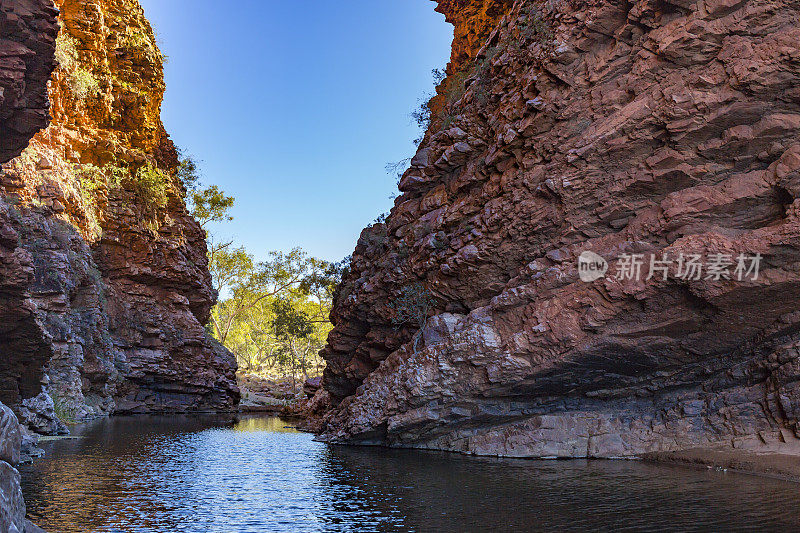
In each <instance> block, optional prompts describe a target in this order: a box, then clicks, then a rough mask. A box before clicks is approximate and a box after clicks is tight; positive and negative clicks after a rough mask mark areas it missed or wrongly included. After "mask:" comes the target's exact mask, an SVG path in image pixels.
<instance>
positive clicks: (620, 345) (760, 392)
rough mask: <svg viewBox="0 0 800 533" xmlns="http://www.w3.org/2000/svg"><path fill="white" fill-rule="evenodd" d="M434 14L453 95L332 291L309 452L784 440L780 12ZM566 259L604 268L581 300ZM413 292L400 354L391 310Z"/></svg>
mask: <svg viewBox="0 0 800 533" xmlns="http://www.w3.org/2000/svg"><path fill="white" fill-rule="evenodd" d="M439 6H440V9H442V10H443V11H444V12H445V13H448V20H452V21H453V22H454V23H455V24H456V30H455V35H456V43H455V44H454V56H453V57H454V60H455V61H456V64H455V66H453V65H451V66H450V68H449V69H448V75H449V78H450V80H452V81H455V83H453V82H452V81H451V82H450V85H449V86H448V81H447V80H446V81H445V82H444V84H443V85H442V86H441V87H440V88H439V91H438V92H439V96H438V97H437V98H439V100H438V101H437V102H435V104H436V105H437V106H438V108H437V109H438V112H439V116H438V117H435V118H434V120H433V123H432V126H431V128H430V129H429V131H428V133H427V135H426V136H425V138H424V140H423V142H422V144H421V145H420V149H419V151H418V153H417V154H416V157H415V158H414V159H413V160H412V162H411V168H409V169H408V170H407V171H406V173H405V174H404V175H403V177H402V179H401V182H400V190H401V191H402V195H401V196H400V197H399V198H397V200H396V202H395V206H394V208H393V210H392V212H391V215H390V216H389V217H388V219H387V221H386V224H377V225H374V226H373V227H371V228H369V229H367V230H365V231H364V232H363V233H362V236H361V239H360V240H359V243H358V246H357V248H356V250H355V253H354V255H353V260H352V267H351V271H350V273H349V275H348V276H347V277H346V279H345V282H344V284H343V286H342V288H341V290H340V291H339V294H338V297H337V299H336V305H335V308H334V311H333V320H334V323H335V325H336V328H335V329H334V331H333V332H332V333H331V335H330V338H329V344H328V346H327V348H326V349H325V350H324V352H323V353H324V356H325V358H326V360H327V362H328V368H327V370H326V374H325V378H324V391H322V392H319V393H318V394H317V396H316V397H315V399H314V402H313V403H312V409H313V410H315V411H316V413H318V414H320V415H321V417H320V418H319V419H317V427H318V428H319V429H320V430H321V431H322V432H323V438H324V439H327V440H331V441H336V442H355V443H375V444H385V445H391V446H409V447H422V448H435V449H444V450H454V451H461V452H466V453H476V454H491V455H495V454H496V455H508V456H538V457H549V456H558V457H584V456H591V457H616V456H630V455H635V454H640V453H643V452H647V451H654V450H677V449H685V448H690V447H695V446H699V445H716V444H720V443H723V444H726V445H736V446H739V445H746V443H748V442H750V441H752V440H757V441H771V440H793V439H796V438H798V437H800V434H798V428H797V421H798V417H800V381H798V378H800V360H798V353H799V352H798V347H800V333H798V329H799V328H800V313H798V304H797V302H798V301H799V300H798V297H799V296H800V268H799V267H798V264H800V262H799V261H800V225H799V224H798V214H799V213H798V205H800V204H798V202H797V198H798V196H800V27H799V26H798V25H797V20H798V17H799V16H800V5H798V3H797V2H795V1H789V0H783V1H782V0H774V1H769V2H746V1H745V2H734V1H692V0H680V1H677V0H676V1H672V2H662V1H655V0H636V1H631V2H618V1H606V0H604V1H599V0H598V1H588V0H571V1H554V0H553V1H530V0H526V1H522V0H518V1H516V2H514V3H513V5H512V4H509V3H501V2H479V1H477V0H475V1H472V2H469V1H464V2H444V1H442V2H439ZM489 8H491V9H489ZM452 10H457V12H458V13H461V14H462V15H464V14H468V15H469V16H458V15H457V14H456V12H455V11H452ZM489 11H491V12H492V13H493V15H492V16H487V15H486V13H488V12H489ZM465 35H470V36H473V38H464V36H465ZM478 37H480V40H479V39H478ZM448 98H449V103H450V105H449V106H448V105H447V103H448ZM587 250H590V251H593V252H594V253H596V254H598V255H600V256H601V257H602V258H604V259H605V260H606V261H607V262H608V263H609V270H608V272H607V273H606V275H605V276H603V277H600V278H598V279H596V280H594V281H588V282H587V281H581V277H580V274H579V272H578V269H577V267H578V257H579V255H580V254H581V253H582V252H584V251H587ZM632 254H641V260H642V262H643V263H645V264H644V266H643V267H642V268H641V274H642V275H641V276H640V278H639V279H635V278H633V277H631V278H628V277H626V276H624V275H623V276H621V277H622V279H617V277H618V276H619V275H620V274H624V273H625V272H624V270H623V271H620V269H619V266H620V263H619V260H621V259H625V258H630V257H631V255H632ZM681 254H684V257H689V256H691V255H695V254H696V255H700V256H701V260H702V263H703V264H704V265H706V266H707V265H708V264H709V263H710V262H711V259H712V256H713V255H714V254H720V255H723V256H730V257H731V258H732V259H733V260H734V262H735V261H736V258H737V257H738V256H739V254H746V255H747V256H748V257H750V256H754V255H755V254H760V256H761V261H760V272H759V276H758V278H757V279H752V276H751V277H745V278H744V279H743V280H742V281H740V280H738V279H736V276H735V275H733V274H734V272H733V271H734V268H735V267H736V266H737V265H733V266H731V267H730V274H731V276H730V277H731V279H725V277H721V278H720V279H715V278H714V277H713V276H712V277H711V278H710V279H708V277H707V275H706V274H707V272H709V271H703V273H702V275H701V276H700V278H699V279H692V278H691V277H686V276H685V274H686V272H682V271H681V270H679V267H682V266H683V267H685V265H680V264H678V263H677V262H676V261H675V260H677V259H678V258H679V257H680V256H681ZM665 256H666V257H667V258H672V260H673V262H672V263H671V264H670V265H668V270H667V272H666V276H664V275H663V272H658V273H656V275H654V276H652V277H650V279H647V277H648V272H649V270H650V264H649V261H650V259H651V258H657V259H658V260H661V259H662V258H664V257H665ZM419 282H422V283H424V284H426V285H427V287H428V288H429V290H430V291H431V293H432V294H433V295H434V296H435V298H436V302H437V303H436V305H435V307H436V309H435V311H434V312H433V313H432V315H433V317H432V318H430V319H429V320H428V323H427V327H426V328H425V330H424V335H423V340H422V342H420V346H419V348H418V350H417V351H416V352H415V351H414V349H413V347H412V343H411V342H409V341H410V340H411V338H412V335H413V334H414V332H415V329H414V328H412V327H408V326H406V327H404V328H401V329H399V330H397V329H396V328H395V327H394V326H393V325H392V316H393V308H392V303H393V302H396V301H397V298H398V295H399V294H400V293H401V291H402V289H403V287H407V286H410V285H412V284H414V283H419ZM322 415H324V416H322Z"/></svg>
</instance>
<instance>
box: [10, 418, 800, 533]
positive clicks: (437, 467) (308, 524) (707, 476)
mask: <svg viewBox="0 0 800 533" xmlns="http://www.w3.org/2000/svg"><path fill="white" fill-rule="evenodd" d="M287 426H290V424H289V423H287V422H285V421H282V420H280V419H277V418H244V419H241V420H239V421H234V420H232V419H230V418H227V419H226V418H189V417H172V418H128V419H112V420H107V421H102V422H98V423H95V424H92V425H88V426H85V427H83V428H80V429H79V430H78V433H79V434H81V435H82V436H83V438H82V439H81V440H68V441H59V442H54V443H48V444H47V445H46V446H47V452H48V454H47V456H46V457H45V458H43V459H41V460H39V461H37V463H36V464H34V465H32V466H28V467H25V468H24V469H23V470H24V472H23V475H24V477H25V496H26V499H27V501H28V505H29V512H30V515H31V517H32V518H33V519H34V520H35V521H37V522H38V523H39V524H40V525H42V526H43V527H45V529H47V530H48V531H50V532H51V533H58V532H63V533H72V532H76V533H77V532H82V533H83V532H86V533H90V532H158V533H164V532H173V531H174V532H198V533H199V532H203V533H206V532H217V531H219V532H241V533H262V532H268V531H359V532H360V531H376V532H378V531H379V532H383V531H420V532H423V531H458V532H470V531H586V530H587V529H591V530H596V531H604V530H608V531H611V530H613V531H664V530H665V529H666V530H679V531H707V530H708V529H710V528H713V529H716V530H726V531H747V530H764V529H766V528H770V529H771V528H777V527H788V528H792V529H796V528H797V526H798V516H800V510H799V509H800V508H799V507H798V503H800V495H799V494H798V487H797V485H794V484H791V483H784V482H781V481H776V480H770V479H763V478H756V477H749V476H740V475H735V474H724V473H720V472H713V471H712V472H709V471H695V470H687V469H682V468H672V467H656V466H650V465H645V464H641V463H638V462H587V461H563V462H562V461H559V462H539V461H521V460H499V459H485V458H471V457H462V456H457V455H452V454H441V453H435V452H418V451H404V450H384V449H376V448H349V447H330V446H326V445H323V444H319V443H316V442H313V441H312V440H311V436H310V435H307V434H303V433H298V432H296V431H295V430H294V429H292V428H291V427H287Z"/></svg>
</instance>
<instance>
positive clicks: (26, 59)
mask: <svg viewBox="0 0 800 533" xmlns="http://www.w3.org/2000/svg"><path fill="white" fill-rule="evenodd" d="M57 14H58V12H57V11H56V9H55V7H54V6H53V2H52V1H51V0H25V1H21V0H20V1H14V2H10V1H8V2H6V1H4V2H3V3H2V4H0V163H5V162H6V161H8V160H10V159H12V158H14V157H16V156H18V155H19V154H20V153H21V152H22V150H23V149H24V148H25V147H26V146H27V145H28V141H30V139H31V137H33V136H34V134H36V133H37V132H38V131H39V130H40V129H42V128H44V127H45V126H47V121H48V120H49V115H48V114H47V110H48V108H49V107H50V103H49V101H48V98H47V82H48V80H49V79H50V73H51V72H52V71H53V68H54V67H55V62H54V60H53V55H54V53H55V45H56V34H57V33H58V25H57V22H56V16H57Z"/></svg>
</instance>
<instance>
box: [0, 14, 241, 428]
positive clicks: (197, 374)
mask: <svg viewBox="0 0 800 533" xmlns="http://www.w3.org/2000/svg"><path fill="white" fill-rule="evenodd" d="M47 4H48V2H43V1H39V2H33V1H29V0H13V1H12V0H9V1H5V0H4V1H3V2H2V10H0V16H1V17H4V18H0V25H1V26H2V27H3V39H4V40H3V41H0V51H2V50H7V49H10V50H12V51H13V52H14V54H16V56H11V57H12V61H13V62H14V64H15V65H17V67H16V70H14V69H10V68H9V69H6V68H5V63H6V59H5V57H6V56H4V55H3V53H0V60H2V61H3V63H2V67H3V68H0V87H3V94H4V95H6V97H5V99H3V100H2V101H0V105H2V115H0V119H2V120H0V123H1V124H2V128H3V130H2V131H3V132H5V131H13V132H17V133H18V134H17V133H15V134H14V135H13V136H10V137H6V136H5V135H4V137H3V143H2V145H3V146H2V149H3V150H5V152H3V153H5V154H7V156H8V157H10V156H14V155H17V154H19V152H20V150H21V149H22V148H23V147H24V145H25V144H27V140H29V139H30V137H31V135H33V133H35V132H36V131H37V130H38V129H39V128H41V126H43V125H44V120H45V118H46V116H47V113H46V110H47V101H48V98H47V97H48V95H47V94H46V93H43V92H42V89H43V88H44V87H45V86H44V84H43V81H42V80H43V75H45V74H47V73H48V72H49V70H48V69H52V67H53V61H52V59H51V60H50V62H49V63H48V62H47V61H44V60H40V59H39V58H41V57H46V56H44V55H43V54H42V53H41V52H40V50H39V49H37V48H36V47H37V46H39V47H40V48H42V47H46V46H49V47H50V48H49V50H50V58H52V57H53V53H54V54H55V59H56V64H57V68H56V69H55V71H54V73H53V75H52V79H51V82H50V84H49V100H50V102H51V104H52V105H51V106H50V113H51V114H52V121H51V123H50V125H49V126H48V127H47V128H46V129H45V130H43V131H41V132H39V133H38V134H36V135H35V137H33V139H32V140H31V141H30V144H29V145H28V147H27V148H26V149H25V151H24V152H23V153H22V155H20V156H19V157H17V158H16V159H14V160H13V161H11V162H10V163H8V164H6V165H4V168H3V170H2V172H0V192H2V194H3V201H2V202H0V257H1V258H2V261H0V286H2V287H3V290H2V292H0V314H2V315H3V317H7V318H6V319H5V320H3V321H2V326H0V328H4V330H8V331H7V332H6V331H3V336H2V338H3V342H4V345H5V346H7V348H6V350H5V351H6V353H7V354H8V357H5V358H4V360H3V361H2V363H0V365H2V366H0V383H1V384H2V386H0V401H3V402H5V403H6V404H8V405H11V406H12V407H14V408H15V410H16V411H17V412H18V413H19V414H20V415H21V418H22V419H23V421H24V422H25V423H26V424H27V425H28V426H30V427H32V428H34V429H36V430H38V431H42V432H54V431H60V430H61V424H60V422H59V420H58V418H56V416H55V415H56V413H58V414H60V415H61V416H62V418H63V417H64V416H65V415H66V416H67V417H69V418H75V419H76V420H80V419H86V418H91V417H95V416H102V415H106V414H109V413H129V412H159V411H164V412H175V411H198V410H225V409H231V408H233V407H235V405H236V403H237V402H238V396H239V392H238V389H237V387H236V381H235V370H236V364H235V360H234V358H233V357H232V355H231V354H230V353H229V352H228V351H227V350H225V349H224V348H223V347H221V346H220V345H218V344H217V343H215V342H214V341H213V340H212V339H211V338H210V337H209V336H208V335H207V333H206V331H205V329H204V327H203V325H204V324H205V323H206V322H207V321H208V318H209V313H210V309H211V307H212V306H213V304H214V302H215V301H216V294H215V293H214V291H213V289H212V288H211V280H210V275H209V272H208V264H207V258H206V244H205V233H204V231H203V230H202V229H201V228H200V226H199V224H198V223H197V222H196V221H195V220H194V219H192V217H191V216H190V215H189V213H188V212H187V209H186V204H185V201H184V196H185V190H184V187H183V185H182V183H181V180H180V179H179V177H178V174H179V156H178V153H177V150H176V149H175V146H174V145H173V144H172V142H171V141H170V139H169V137H168V135H167V134H166V132H165V131H164V127H163V125H162V123H161V120H160V118H159V115H160V106H161V101H162V97H163V93H164V81H163V70H162V63H163V59H164V58H163V57H162V55H161V52H160V51H159V49H158V46H157V45H156V42H155V36H154V34H153V31H152V28H151V27H150V25H149V23H148V22H147V20H146V19H145V17H144V13H143V11H142V9H141V7H140V6H139V4H138V2H136V1H135V0H102V1H100V2H92V3H87V2H83V1H79V0H57V1H56V2H55V4H56V6H57V8H58V9H59V10H60V11H56V10H55V9H53V8H52V5H51V6H50V8H46V7H42V6H46V5H47ZM39 5H40V7H39V9H45V10H46V9H50V10H51V12H52V15H51V18H52V17H54V16H55V15H56V14H57V15H58V19H59V22H60V26H61V31H60V32H59V33H58V37H57V39H56V38H55V30H56V29H57V26H56V25H55V21H53V23H52V24H51V22H50V21H48V23H47V24H49V25H45V24H44V23H37V25H34V29H35V31H36V32H37V33H35V35H34V36H33V37H30V36H28V35H27V34H26V33H25V32H24V30H15V32H16V33H7V31H6V27H9V25H10V26H12V27H14V28H21V27H22V26H23V24H22V23H20V20H22V21H26V20H30V19H31V17H32V15H31V13H32V12H33V11H34V6H39ZM7 36H10V37H11V40H12V41H13V42H15V43H20V44H16V45H14V46H16V47H14V46H8V45H5V44H3V43H5V42H6V41H5V39H6V37H7ZM42 42H44V44H41V43H42ZM26 43H29V44H26ZM20 46H25V47H26V48H27V49H29V50H31V52H32V53H28V52H25V51H24V50H22V49H21V48H20ZM15 57H16V58H17V59H14V58H15ZM21 62H24V63H26V65H27V68H22V67H21ZM6 72H9V73H10V74H9V75H8V76H6V74H5V73H6ZM14 76H16V77H14ZM22 76H25V77H26V78H25V80H26V81H25V82H24V83H23V82H22V81H20V80H22ZM7 77H8V78H9V79H10V80H11V81H10V83H8V84H6V82H5V81H4V80H5V79H6V78H7ZM28 78H29V79H30V80H31V82H27V80H28ZM44 79H46V76H45V78H44ZM15 80H16V81H15ZM3 84H6V85H7V86H8V87H12V88H14V90H15V91H16V92H13V91H12V92H9V90H8V89H6V88H5V87H6V85H3ZM26 91H27V92H26ZM6 108H8V110H7V109H6ZM26 134H27V137H25V135H26ZM6 159H7V157H6Z"/></svg>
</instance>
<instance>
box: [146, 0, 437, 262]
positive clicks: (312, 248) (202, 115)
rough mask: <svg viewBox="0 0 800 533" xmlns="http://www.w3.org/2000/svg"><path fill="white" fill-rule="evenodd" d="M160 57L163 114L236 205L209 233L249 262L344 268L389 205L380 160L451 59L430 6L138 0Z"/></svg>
mask: <svg viewBox="0 0 800 533" xmlns="http://www.w3.org/2000/svg"><path fill="white" fill-rule="evenodd" d="M140 1H141V4H142V6H143V7H144V9H145V13H146V15H147V17H148V19H149V20H150V21H151V23H152V24H153V26H154V28H155V30H156V33H157V35H158V40H159V46H160V47H161V49H162V51H163V52H164V53H165V54H166V55H167V56H168V57H169V62H168V64H167V65H166V83H167V93H166V97H165V101H164V105H163V109H162V117H163V120H164V123H165V125H166V128H167V131H169V133H170V135H171V136H172V138H173V140H174V141H175V143H176V144H177V145H178V146H180V147H181V148H183V149H185V150H186V151H187V152H188V153H189V154H191V155H192V156H193V157H194V158H195V159H197V160H198V161H199V163H200V167H201V170H202V175H203V181H204V183H206V184H211V183H215V184H218V185H220V186H221V187H222V188H223V189H224V190H225V191H226V192H227V193H229V194H232V195H233V196H235V197H236V206H235V208H234V210H233V216H234V217H235V220H234V221H233V222H231V223H227V224H224V225H217V226H214V227H212V228H211V232H212V233H213V234H214V235H215V236H217V237H218V238H221V239H226V240H227V239H233V240H235V241H236V242H237V243H239V244H241V245H244V246H245V247H246V248H247V249H248V250H249V251H250V252H251V253H253V254H255V255H256V256H257V257H263V256H264V255H265V254H266V253H267V252H268V251H270V250H289V249H291V248H293V247H295V246H300V247H302V248H304V249H305V250H307V251H308V252H309V253H311V254H312V255H315V256H317V257H321V258H323V259H328V260H339V259H341V258H342V257H344V256H346V255H348V254H350V253H351V252H352V250H353V248H354V247H355V242H356V239H357V238H358V234H359V233H360V231H361V229H362V228H363V227H364V226H366V225H367V224H368V223H370V222H371V221H372V220H373V219H374V218H375V217H377V216H378V215H379V214H381V213H382V212H385V211H388V210H389V208H391V206H392V203H393V201H392V200H391V199H390V195H392V194H393V193H394V192H395V187H396V186H395V182H394V180H393V179H392V178H391V177H390V176H388V175H387V174H386V172H385V170H384V167H385V165H386V163H388V162H393V161H398V160H400V159H403V158H405V157H409V156H410V155H413V152H414V150H415V148H414V145H413V144H412V140H413V139H414V138H416V137H418V136H419V129H418V128H417V126H416V125H415V124H413V123H412V120H411V118H410V117H409V113H410V112H411V111H412V110H413V109H414V108H415V107H416V106H417V105H418V100H419V99H420V97H421V96H422V95H423V94H424V93H426V92H430V91H431V90H432V88H433V80H432V76H431V70H432V69H433V68H441V67H443V66H444V65H445V64H446V63H447V60H448V58H449V55H450V43H451V40H452V27H451V26H450V25H449V24H447V23H446V22H445V21H444V17H443V16H442V15H440V14H438V13H436V12H434V10H433V8H434V3H433V2H431V1H430V0H378V1H375V0H370V1H367V0H346V1H342V0H233V1H229V2H219V0H140Z"/></svg>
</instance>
